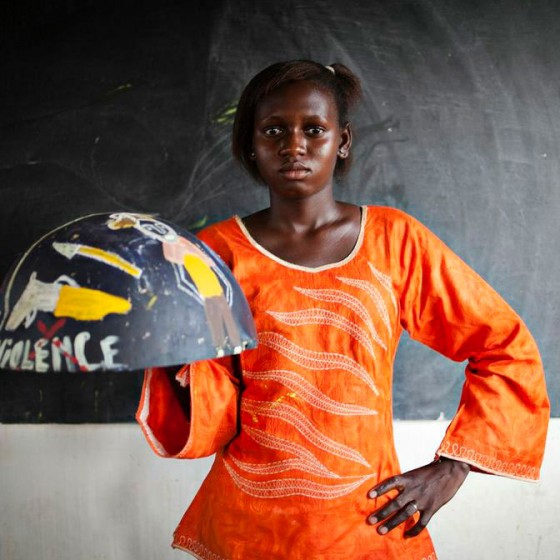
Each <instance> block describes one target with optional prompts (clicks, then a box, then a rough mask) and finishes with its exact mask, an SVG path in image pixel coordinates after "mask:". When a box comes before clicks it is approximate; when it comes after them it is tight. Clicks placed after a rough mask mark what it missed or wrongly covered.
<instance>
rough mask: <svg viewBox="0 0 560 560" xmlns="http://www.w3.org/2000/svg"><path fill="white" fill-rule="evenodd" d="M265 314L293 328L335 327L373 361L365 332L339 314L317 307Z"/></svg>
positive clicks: (373, 353) (371, 347)
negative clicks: (356, 343)
mask: <svg viewBox="0 0 560 560" xmlns="http://www.w3.org/2000/svg"><path fill="white" fill-rule="evenodd" d="M267 313H268V314H269V315H271V316H272V317H274V318H275V319H276V320H277V321H280V322H281V323H284V324H285V325H290V326H294V327H297V326H301V325H330V326H332V327H336V328H338V329H340V330H342V331H344V332H345V333H346V334H348V335H350V336H351V337H352V338H353V339H354V340H357V341H358V342H359V343H360V344H361V345H362V346H363V347H364V348H365V349H366V350H367V351H368V353H369V354H370V356H371V357H372V358H374V359H375V352H374V350H373V344H372V343H371V340H370V339H369V337H368V334H367V333H366V331H365V330H364V329H362V328H361V327H360V326H358V325H356V323H353V322H352V321H349V320H348V319H346V317H343V316H342V315H340V314H339V313H335V312H334V311H329V310H328V309H319V308H317V307H313V308H311V309H303V310H301V311H291V312H287V313H282V312H280V311H268V312H267Z"/></svg>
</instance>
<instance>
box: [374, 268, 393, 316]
mask: <svg viewBox="0 0 560 560" xmlns="http://www.w3.org/2000/svg"><path fill="white" fill-rule="evenodd" d="M368 265H369V268H370V270H371V272H372V274H373V275H374V276H375V277H376V278H377V280H378V281H379V283H380V284H381V285H382V286H383V287H384V288H385V289H386V290H387V292H388V294H389V297H390V298H391V302H392V303H393V307H394V308H395V311H398V306H397V299H396V298H395V294H394V292H393V282H392V280H391V277H390V276H389V275H388V274H384V273H383V272H381V271H380V270H377V268H375V266H373V265H372V264H371V263H370V262H368Z"/></svg>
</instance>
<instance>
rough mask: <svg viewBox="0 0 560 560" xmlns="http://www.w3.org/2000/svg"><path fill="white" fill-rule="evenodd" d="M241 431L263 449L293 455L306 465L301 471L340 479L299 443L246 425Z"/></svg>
mask: <svg viewBox="0 0 560 560" xmlns="http://www.w3.org/2000/svg"><path fill="white" fill-rule="evenodd" d="M243 431H244V432H246V433H247V434H248V435H249V437H251V439H253V440H254V441H256V442H257V443H258V444H260V445H262V446H263V447H267V448H269V449H275V450H277V451H283V452H285V453H289V454H290V455H295V456H296V457H298V458H299V459H301V461H302V463H305V465H306V467H305V469H302V470H305V471H306V472H308V473H310V474H320V475H321V476H326V477H329V478H340V477H339V475H337V474H336V473H333V472H331V471H330V470H329V469H327V467H325V465H323V463H321V461H319V459H317V457H315V455H313V453H311V451H309V450H308V449H306V448H305V447H303V446H302V445H300V444H299V443H295V442H293V441H288V440H286V439H283V438H280V437H278V436H274V435H272V434H269V433H267V432H265V431H263V430H259V429H258V428H250V427H249V426H247V425H244V426H243Z"/></svg>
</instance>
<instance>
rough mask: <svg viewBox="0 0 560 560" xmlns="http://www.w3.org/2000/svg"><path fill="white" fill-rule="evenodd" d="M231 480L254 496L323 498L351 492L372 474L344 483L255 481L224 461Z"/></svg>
mask: <svg viewBox="0 0 560 560" xmlns="http://www.w3.org/2000/svg"><path fill="white" fill-rule="evenodd" d="M224 465H225V467H226V469H227V471H228V472H229V474H230V476H231V478H232V479H233V482H234V483H235V484H236V485H237V486H238V487H239V488H240V489H241V490H242V491H243V492H245V493H247V494H249V495H251V496H255V497H256V498H286V497H288V496H305V497H308V498H316V499H323V500H332V499H334V498H340V497H341V496H346V495H347V494H350V492H353V491H354V490H355V489H356V488H358V487H359V486H361V485H362V484H363V483H364V482H366V481H367V480H370V479H371V478H373V475H367V476H361V477H359V478H358V479H357V480H356V481H354V482H348V483H344V484H321V483H319V482H312V481H310V480H306V479H304V478H280V479H275V480H268V481H265V482H255V481H253V480H249V479H247V478H244V477H242V476H241V475H239V474H238V473H237V472H235V470H234V469H233V468H232V467H231V465H229V464H228V463H227V461H224Z"/></svg>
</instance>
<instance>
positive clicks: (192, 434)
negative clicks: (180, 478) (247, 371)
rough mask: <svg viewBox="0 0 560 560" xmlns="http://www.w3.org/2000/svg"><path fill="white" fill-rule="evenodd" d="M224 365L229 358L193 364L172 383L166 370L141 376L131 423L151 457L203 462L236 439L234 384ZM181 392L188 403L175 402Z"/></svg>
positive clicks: (226, 366) (156, 370) (181, 400)
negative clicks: (140, 433) (152, 453)
mask: <svg viewBox="0 0 560 560" xmlns="http://www.w3.org/2000/svg"><path fill="white" fill-rule="evenodd" d="M228 362H230V363H231V359H230V358H227V359H221V360H205V361H201V362H195V363H193V364H190V365H188V366H184V367H183V368H181V369H180V370H179V372H178V373H177V376H176V377H177V378H176V379H172V378H170V377H169V376H168V375H167V373H166V369H165V368H148V369H147V370H146V371H145V373H144V384H143V387H142V394H141V398H140V404H139V406H138V411H137V413H136V420H137V421H138V423H139V424H140V426H141V428H142V431H143V432H144V436H145V437H146V439H147V441H148V443H149V444H150V446H151V448H152V449H153V450H154V451H155V453H157V454H158V455H160V456H161V457H174V458H178V459H194V458H196V457H206V456H208V455H212V454H214V453H216V452H217V451H219V450H220V449H221V448H223V447H224V446H225V445H226V444H227V443H228V442H229V441H230V440H231V439H232V438H233V437H235V435H236V434H237V428H238V426H237V418H238V399H239V384H238V382H237V379H236V378H235V376H234V375H233V373H232V371H233V370H232V367H231V366H230V365H228ZM180 391H188V397H190V398H188V399H184V398H180V397H179V396H178V393H179V392H180ZM185 402H188V406H185Z"/></svg>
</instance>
